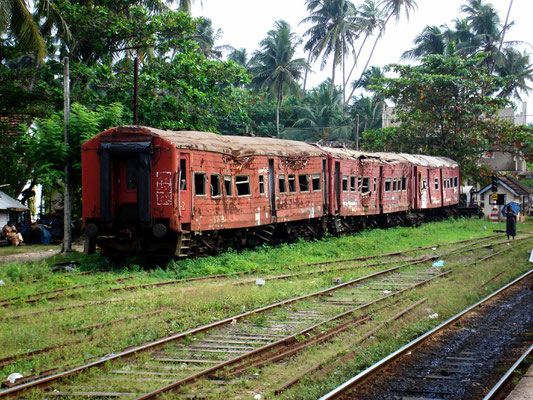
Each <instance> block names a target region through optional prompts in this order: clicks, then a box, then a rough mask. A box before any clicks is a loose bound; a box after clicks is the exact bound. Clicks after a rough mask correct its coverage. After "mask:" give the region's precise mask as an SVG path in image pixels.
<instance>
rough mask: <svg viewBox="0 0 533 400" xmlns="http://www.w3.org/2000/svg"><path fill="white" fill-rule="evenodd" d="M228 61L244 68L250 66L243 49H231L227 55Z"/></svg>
mask: <svg viewBox="0 0 533 400" xmlns="http://www.w3.org/2000/svg"><path fill="white" fill-rule="evenodd" d="M228 60H230V61H233V62H234V63H235V64H239V65H241V66H243V67H244V68H248V67H249V66H250V60H248V54H246V49H245V48H240V49H233V50H232V51H231V53H229V55H228Z"/></svg>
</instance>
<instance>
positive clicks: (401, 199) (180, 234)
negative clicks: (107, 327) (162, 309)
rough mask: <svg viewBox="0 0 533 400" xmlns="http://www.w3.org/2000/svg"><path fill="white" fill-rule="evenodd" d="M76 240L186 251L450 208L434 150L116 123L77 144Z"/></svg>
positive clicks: (450, 180)
mask: <svg viewBox="0 0 533 400" xmlns="http://www.w3.org/2000/svg"><path fill="white" fill-rule="evenodd" d="M82 184H83V222H84V226H85V232H86V234H87V237H88V241H87V247H86V250H87V252H89V253H92V252H94V251H95V248H96V245H97V244H98V246H99V247H100V248H101V250H102V252H103V253H104V254H107V255H126V254H156V255H159V256H170V257H172V256H176V257H188V256H195V255H202V254H212V253H215V252H217V251H220V250H222V249H224V248H227V247H232V248H240V247H241V246H243V245H246V244H247V243H249V242H250V241H253V242H255V243H261V242H267V243H268V242H272V241H276V240H290V239H291V238H296V237H304V238H309V237H316V236H318V235H320V234H322V233H324V232H332V233H334V234H337V233H342V232H347V231H352V230H356V229H360V228H364V227H365V226H367V225H375V226H377V225H380V226H385V225H390V224H396V223H417V222H420V221H421V220H422V219H424V218H427V217H431V216H438V215H451V214H452V213H453V210H454V207H455V206H456V205H457V204H458V202H459V166H458V164H457V163H456V162H454V161H452V160H450V159H448V158H444V157H431V156H423V155H410V154H394V153H366V152H358V151H353V150H347V149H336V148H325V147H320V146H317V145H311V144H307V143H303V142H296V141H289V140H281V139H272V138H262V137H242V136H222V135H217V134H213V133H206V132H190V131H177V132H174V131H163V130H158V129H153V128H147V127H139V126H123V127H116V128H112V129H109V130H107V131H105V132H102V133H100V134H99V135H97V136H95V137H94V138H92V139H91V140H89V141H87V142H86V143H84V144H83V145H82Z"/></svg>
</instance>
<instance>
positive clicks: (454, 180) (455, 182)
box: [453, 177, 459, 187]
mask: <svg viewBox="0 0 533 400" xmlns="http://www.w3.org/2000/svg"><path fill="white" fill-rule="evenodd" d="M458 183H459V178H457V177H454V178H453V186H454V187H457V186H458Z"/></svg>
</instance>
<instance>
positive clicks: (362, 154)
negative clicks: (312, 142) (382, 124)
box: [321, 147, 459, 168]
mask: <svg viewBox="0 0 533 400" xmlns="http://www.w3.org/2000/svg"><path fill="white" fill-rule="evenodd" d="M321 148H322V149H323V150H324V151H327V152H328V153H330V154H331V155H332V156H333V157H334V158H337V159H346V160H362V161H364V160H376V161H379V162H381V163H400V164H407V163H409V164H413V165H417V166H423V167H429V168H443V167H444V168H445V167H449V168H454V167H458V166H459V164H458V163H457V162H455V161H453V160H451V159H449V158H446V157H437V156H425V155H420V154H407V153H386V152H372V153H371V152H366V151H357V150H351V149H337V148H326V147H321Z"/></svg>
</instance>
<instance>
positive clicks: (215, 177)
mask: <svg viewBox="0 0 533 400" xmlns="http://www.w3.org/2000/svg"><path fill="white" fill-rule="evenodd" d="M210 183H211V197H220V195H221V194H222V192H221V191H220V175H219V174H211V177H210Z"/></svg>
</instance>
